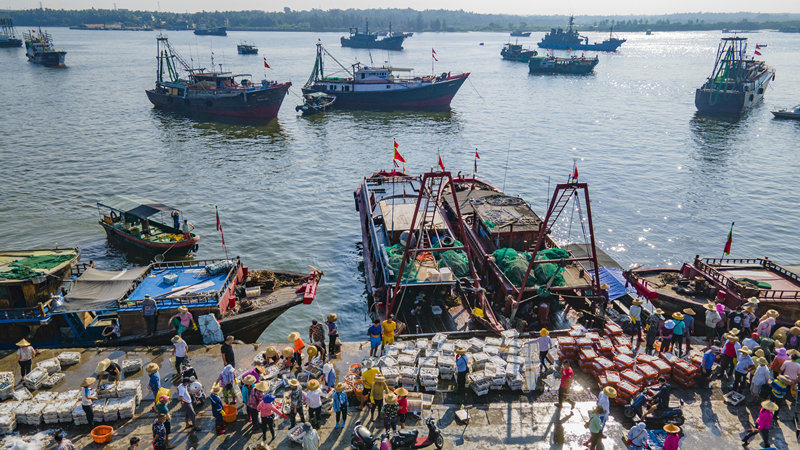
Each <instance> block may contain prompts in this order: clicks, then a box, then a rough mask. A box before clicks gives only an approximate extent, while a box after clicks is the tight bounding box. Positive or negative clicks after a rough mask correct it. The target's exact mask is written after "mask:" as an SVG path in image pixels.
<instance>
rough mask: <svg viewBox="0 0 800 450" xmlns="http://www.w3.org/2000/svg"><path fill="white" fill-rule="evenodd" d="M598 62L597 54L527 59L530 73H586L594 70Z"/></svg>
mask: <svg viewBox="0 0 800 450" xmlns="http://www.w3.org/2000/svg"><path fill="white" fill-rule="evenodd" d="M598 62H600V60H599V59H598V57H597V56H595V57H594V58H588V59H587V58H585V57H583V56H581V57H577V56H572V57H570V58H557V57H555V56H533V57H531V58H530V60H529V61H528V71H529V72H530V73H548V74H568V75H586V74H589V73H591V72H592V71H593V70H594V66H596V65H597V63H598Z"/></svg>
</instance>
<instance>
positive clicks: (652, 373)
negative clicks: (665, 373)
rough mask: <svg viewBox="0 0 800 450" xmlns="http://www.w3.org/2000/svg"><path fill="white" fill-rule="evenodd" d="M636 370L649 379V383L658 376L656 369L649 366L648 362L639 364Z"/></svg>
mask: <svg viewBox="0 0 800 450" xmlns="http://www.w3.org/2000/svg"><path fill="white" fill-rule="evenodd" d="M636 370H638V371H639V372H640V373H641V374H642V375H644V377H645V378H646V379H647V380H648V381H650V382H651V383H652V382H653V381H655V380H656V379H657V378H658V369H656V368H655V367H653V366H651V365H650V364H644V363H642V364H639V365H637V366H636Z"/></svg>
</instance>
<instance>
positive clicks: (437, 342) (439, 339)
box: [431, 333, 447, 348]
mask: <svg viewBox="0 0 800 450" xmlns="http://www.w3.org/2000/svg"><path fill="white" fill-rule="evenodd" d="M446 341H447V335H445V334H443V333H436V334H434V335H433V337H432V338H431V342H432V343H433V345H434V346H435V347H437V348H438V347H441V346H442V344H444V343H445V342H446Z"/></svg>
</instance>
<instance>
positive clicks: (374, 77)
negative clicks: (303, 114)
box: [303, 43, 469, 111]
mask: <svg viewBox="0 0 800 450" xmlns="http://www.w3.org/2000/svg"><path fill="white" fill-rule="evenodd" d="M323 54H328V53H327V51H326V50H325V49H324V48H323V47H322V44H319V43H318V44H317V59H316V62H315V63H314V69H313V71H312V73H311V76H310V77H309V79H308V82H306V84H305V86H303V94H311V93H314V92H324V93H326V94H330V95H335V96H336V107H342V108H354V109H383V110H394V109H410V110H423V111H425V110H444V109H447V108H449V107H450V102H451V101H452V99H453V97H454V96H455V95H456V93H457V92H458V89H459V88H460V87H461V85H462V84H464V81H466V79H467V77H468V76H469V73H462V74H457V75H451V74H450V73H447V72H445V73H442V74H441V75H439V76H433V75H430V76H415V75H413V74H412V75H408V74H411V73H412V72H413V69H409V68H400V67H387V66H384V67H369V66H365V65H362V64H361V63H356V64H353V66H352V68H351V69H348V68H345V67H344V66H341V65H340V67H341V69H342V70H343V71H345V72H346V73H347V75H348V76H346V77H339V76H326V75H325V72H324V61H323ZM328 55H329V54H328ZM329 56H330V55H329ZM334 60H335V59H334ZM337 64H338V62H337Z"/></svg>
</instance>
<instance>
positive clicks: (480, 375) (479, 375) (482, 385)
mask: <svg viewBox="0 0 800 450" xmlns="http://www.w3.org/2000/svg"><path fill="white" fill-rule="evenodd" d="M467 382H468V383H469V387H470V388H471V389H472V392H474V393H475V395H477V396H479V397H480V396H482V395H486V394H488V393H489V387H490V386H491V384H492V382H491V380H489V379H488V378H486V374H485V373H484V371H482V370H478V371H475V372H472V373H470V374H469V375H467Z"/></svg>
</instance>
